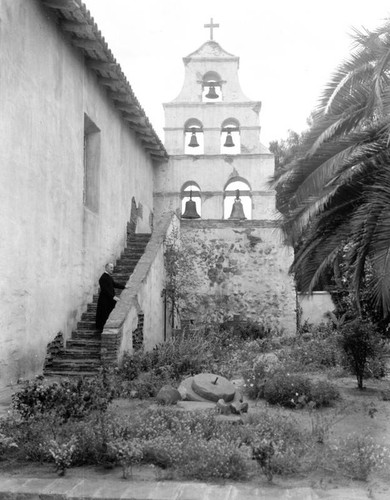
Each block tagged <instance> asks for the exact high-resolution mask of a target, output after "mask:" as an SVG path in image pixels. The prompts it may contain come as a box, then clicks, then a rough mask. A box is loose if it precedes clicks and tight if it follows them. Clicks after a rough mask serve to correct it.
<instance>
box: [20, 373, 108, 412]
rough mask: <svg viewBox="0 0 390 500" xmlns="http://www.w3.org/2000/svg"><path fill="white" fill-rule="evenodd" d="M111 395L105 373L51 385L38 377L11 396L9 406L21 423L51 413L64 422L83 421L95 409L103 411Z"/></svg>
mask: <svg viewBox="0 0 390 500" xmlns="http://www.w3.org/2000/svg"><path fill="white" fill-rule="evenodd" d="M114 395H115V391H114V389H113V386H112V385H111V383H110V380H109V379H108V378H107V376H106V374H105V373H101V374H100V375H98V376H96V377H93V378H88V379H86V378H79V379H72V380H65V379H62V380H61V381H60V382H59V383H57V382H54V383H52V384H47V383H46V382H45V381H44V378H43V377H42V376H39V377H36V378H35V379H34V380H31V381H27V382H26V383H25V384H24V387H23V389H21V390H20V391H18V392H16V393H15V394H13V396H12V406H13V409H14V410H15V411H16V412H18V413H19V415H20V416H21V417H22V418H23V419H24V420H28V419H30V418H32V417H35V416H36V415H43V414H46V413H48V412H51V413H53V414H55V415H57V416H58V417H59V418H61V419H63V420H64V421H67V420H68V419H70V418H84V417H85V416H87V415H89V414H90V413H91V412H92V411H94V410H99V411H102V412H104V411H106V409H107V407H108V405H109V404H110V402H111V401H112V399H113V398H114Z"/></svg>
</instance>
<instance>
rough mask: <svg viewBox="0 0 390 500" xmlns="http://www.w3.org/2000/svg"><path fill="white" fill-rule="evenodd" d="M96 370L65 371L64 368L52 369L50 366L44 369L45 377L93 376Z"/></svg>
mask: <svg viewBox="0 0 390 500" xmlns="http://www.w3.org/2000/svg"><path fill="white" fill-rule="evenodd" d="M97 372H98V370H94V371H91V370H89V371H66V370H54V369H52V368H47V369H46V370H44V375H45V377H56V378H58V377H59V378H63V377H95V376H96V373H97Z"/></svg>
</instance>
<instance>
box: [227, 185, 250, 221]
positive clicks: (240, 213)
mask: <svg viewBox="0 0 390 500" xmlns="http://www.w3.org/2000/svg"><path fill="white" fill-rule="evenodd" d="M229 219H233V220H244V219H246V217H245V214H244V207H243V206H242V203H241V200H240V191H239V190H238V189H237V191H236V199H235V200H234V203H233V207H232V213H231V214H230V217H229Z"/></svg>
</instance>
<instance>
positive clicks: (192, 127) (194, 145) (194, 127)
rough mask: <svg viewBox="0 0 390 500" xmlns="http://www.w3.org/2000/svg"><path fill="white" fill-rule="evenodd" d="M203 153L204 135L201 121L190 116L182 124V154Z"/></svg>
mask: <svg viewBox="0 0 390 500" xmlns="http://www.w3.org/2000/svg"><path fill="white" fill-rule="evenodd" d="M203 153H204V135H203V125H202V122H200V121H199V120H197V119H196V118H191V119H190V120H187V121H186V123H185V125H184V154H187V155H202V154H203Z"/></svg>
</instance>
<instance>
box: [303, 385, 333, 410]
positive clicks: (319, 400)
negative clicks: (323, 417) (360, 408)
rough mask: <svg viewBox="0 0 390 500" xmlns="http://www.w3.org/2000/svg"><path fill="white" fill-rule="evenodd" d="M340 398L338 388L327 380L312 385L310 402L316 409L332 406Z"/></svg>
mask: <svg viewBox="0 0 390 500" xmlns="http://www.w3.org/2000/svg"><path fill="white" fill-rule="evenodd" d="M339 398H340V392H339V390H338V388H337V387H336V386H335V385H333V384H332V383H331V382H328V381H327V380H318V381H316V382H311V384H310V395H309V399H310V402H311V403H313V406H314V407H315V408H322V407H323V406H330V405H331V404H332V403H334V402H335V401H336V400H338V399H339Z"/></svg>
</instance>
